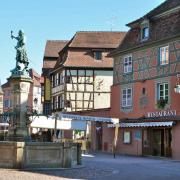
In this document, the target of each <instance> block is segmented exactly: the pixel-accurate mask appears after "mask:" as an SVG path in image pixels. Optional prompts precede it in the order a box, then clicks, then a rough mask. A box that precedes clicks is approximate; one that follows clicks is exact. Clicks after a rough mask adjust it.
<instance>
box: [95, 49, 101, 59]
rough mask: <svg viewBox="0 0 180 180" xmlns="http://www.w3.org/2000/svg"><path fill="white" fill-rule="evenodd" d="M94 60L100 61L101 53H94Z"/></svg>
mask: <svg viewBox="0 0 180 180" xmlns="http://www.w3.org/2000/svg"><path fill="white" fill-rule="evenodd" d="M94 59H96V60H101V59H102V52H101V51H95V52H94Z"/></svg>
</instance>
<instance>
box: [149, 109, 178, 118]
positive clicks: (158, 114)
mask: <svg viewBox="0 0 180 180" xmlns="http://www.w3.org/2000/svg"><path fill="white" fill-rule="evenodd" d="M147 116H148V117H149V118H155V117H172V116H176V110H163V111H156V112H148V114H147Z"/></svg>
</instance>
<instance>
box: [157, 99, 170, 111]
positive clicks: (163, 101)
mask: <svg viewBox="0 0 180 180" xmlns="http://www.w3.org/2000/svg"><path fill="white" fill-rule="evenodd" d="M167 103H168V100H167V99H164V98H160V99H159V100H158V101H157V104H156V105H157V108H158V109H164V107H165V106H166V104H167Z"/></svg>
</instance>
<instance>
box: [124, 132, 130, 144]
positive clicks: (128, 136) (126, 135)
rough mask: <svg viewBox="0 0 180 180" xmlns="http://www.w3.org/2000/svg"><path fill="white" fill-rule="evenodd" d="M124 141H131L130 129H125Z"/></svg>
mask: <svg viewBox="0 0 180 180" xmlns="http://www.w3.org/2000/svg"><path fill="white" fill-rule="evenodd" d="M123 143H124V144H130V143H131V132H130V131H124V132H123Z"/></svg>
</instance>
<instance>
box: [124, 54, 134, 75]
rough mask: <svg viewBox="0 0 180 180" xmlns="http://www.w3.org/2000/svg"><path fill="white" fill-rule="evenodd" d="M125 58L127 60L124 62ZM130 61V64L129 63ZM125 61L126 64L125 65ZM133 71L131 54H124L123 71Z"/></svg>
mask: <svg viewBox="0 0 180 180" xmlns="http://www.w3.org/2000/svg"><path fill="white" fill-rule="evenodd" d="M126 60H127V62H125V61H126ZM130 62H131V65H130ZM126 63H127V65H125V64H126ZM132 71H133V61H132V54H129V55H126V56H124V57H123V73H124V74H129V73H132Z"/></svg>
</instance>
